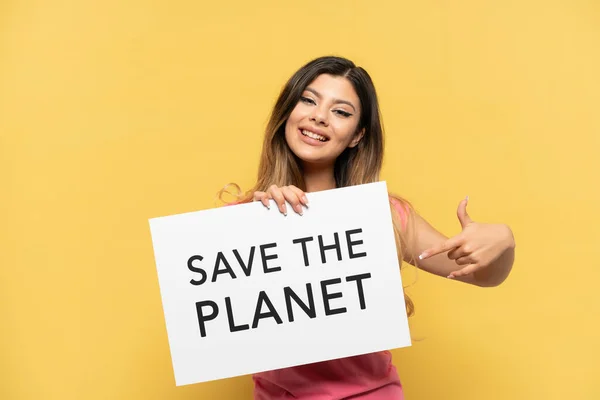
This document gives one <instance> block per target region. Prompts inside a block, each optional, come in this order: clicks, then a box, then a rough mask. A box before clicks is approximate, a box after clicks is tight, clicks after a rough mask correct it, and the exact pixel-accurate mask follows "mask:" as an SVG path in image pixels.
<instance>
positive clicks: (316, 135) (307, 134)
mask: <svg viewBox="0 0 600 400" xmlns="http://www.w3.org/2000/svg"><path fill="white" fill-rule="evenodd" d="M300 134H301V135H302V136H305V137H308V138H311V139H314V140H317V141H319V142H327V141H328V140H329V138H328V137H327V136H325V135H323V134H321V133H317V132H314V131H312V130H308V129H300Z"/></svg>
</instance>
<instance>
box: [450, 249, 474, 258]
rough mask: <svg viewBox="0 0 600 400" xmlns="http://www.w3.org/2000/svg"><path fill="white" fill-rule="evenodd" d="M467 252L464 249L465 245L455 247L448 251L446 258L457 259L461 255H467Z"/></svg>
mask: <svg viewBox="0 0 600 400" xmlns="http://www.w3.org/2000/svg"><path fill="white" fill-rule="evenodd" d="M468 254H469V253H468V252H467V251H466V250H465V246H460V247H457V248H455V249H453V250H450V251H449V252H448V258H449V259H451V260H457V259H459V258H461V257H464V256H466V255H468Z"/></svg>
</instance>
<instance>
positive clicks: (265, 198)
mask: <svg viewBox="0 0 600 400" xmlns="http://www.w3.org/2000/svg"><path fill="white" fill-rule="evenodd" d="M270 199H273V200H275V203H277V207H278V208H279V211H281V213H282V214H283V215H287V206H286V204H285V202H286V201H287V202H288V203H290V205H291V206H292V208H293V209H294V211H296V212H297V213H298V214H300V215H302V213H303V209H302V206H303V205H304V206H305V207H307V208H308V199H307V198H306V195H305V194H304V192H303V191H302V190H300V189H298V188H297V187H296V186H293V185H290V186H282V187H277V185H271V186H270V187H269V189H267V191H266V192H254V201H260V202H261V203H263V205H264V206H265V207H267V208H270V207H269V200H270Z"/></svg>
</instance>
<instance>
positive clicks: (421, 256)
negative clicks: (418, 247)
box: [419, 252, 427, 260]
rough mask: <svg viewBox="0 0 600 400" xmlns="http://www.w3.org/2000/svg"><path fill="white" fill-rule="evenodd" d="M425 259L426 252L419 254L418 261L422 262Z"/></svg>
mask: <svg viewBox="0 0 600 400" xmlns="http://www.w3.org/2000/svg"><path fill="white" fill-rule="evenodd" d="M425 257H427V252H424V253H421V255H420V256H419V260H422V259H424V258H425Z"/></svg>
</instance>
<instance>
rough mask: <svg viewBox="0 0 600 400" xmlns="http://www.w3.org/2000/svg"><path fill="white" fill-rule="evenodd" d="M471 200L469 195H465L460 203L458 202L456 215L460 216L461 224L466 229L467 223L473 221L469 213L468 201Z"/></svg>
mask: <svg viewBox="0 0 600 400" xmlns="http://www.w3.org/2000/svg"><path fill="white" fill-rule="evenodd" d="M468 202H469V196H467V197H465V198H464V199H463V200H462V201H461V202H460V203H458V209H457V210H456V215H457V216H458V220H459V221H460V226H461V227H462V228H463V229H465V228H466V226H467V225H469V224H470V223H471V222H473V221H472V220H471V217H469V214H468V213H467V203H468Z"/></svg>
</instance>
